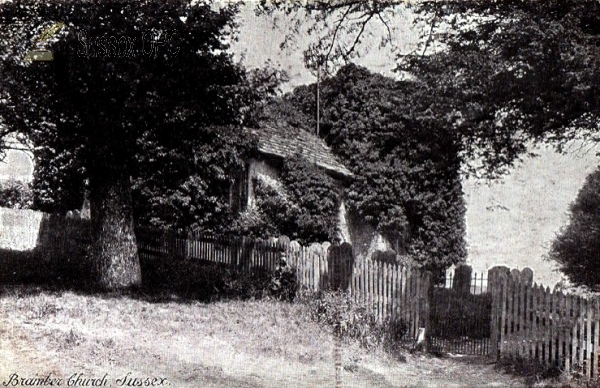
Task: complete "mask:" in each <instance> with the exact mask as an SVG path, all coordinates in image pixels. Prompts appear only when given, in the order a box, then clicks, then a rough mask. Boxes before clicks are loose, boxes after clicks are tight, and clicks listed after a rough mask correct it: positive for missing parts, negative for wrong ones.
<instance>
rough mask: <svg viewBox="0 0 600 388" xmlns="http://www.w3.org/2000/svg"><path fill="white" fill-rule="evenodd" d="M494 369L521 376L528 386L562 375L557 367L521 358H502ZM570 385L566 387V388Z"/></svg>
mask: <svg viewBox="0 0 600 388" xmlns="http://www.w3.org/2000/svg"><path fill="white" fill-rule="evenodd" d="M496 368H497V369H500V370H503V371H505V372H507V373H510V374H513V375H517V376H522V377H524V378H525V380H526V382H527V383H528V384H529V385H532V384H534V383H538V382H540V381H542V380H547V379H556V378H558V377H559V376H560V375H561V374H562V370H561V368H560V367H559V366H558V365H550V366H548V365H544V364H541V363H539V362H537V361H536V360H529V359H526V358H524V357H521V356H504V357H501V358H500V359H499V360H498V362H497V363H496ZM568 386H570V385H567V387H568Z"/></svg>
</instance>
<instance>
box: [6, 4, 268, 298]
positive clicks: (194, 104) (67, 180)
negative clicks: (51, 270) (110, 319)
mask: <svg viewBox="0 0 600 388" xmlns="http://www.w3.org/2000/svg"><path fill="white" fill-rule="evenodd" d="M236 12H237V6H236V5H234V4H231V5H226V6H224V7H221V8H218V7H213V6H212V5H211V4H207V3H193V4H191V3H187V2H182V1H177V2H168V3H164V2H157V1H149V0H148V1H143V2H141V3H140V2H132V1H123V2H84V3H81V2H76V1H66V2H65V1H51V2H44V3H40V2H36V1H27V0H23V1H14V2H9V3H3V4H2V5H1V6H0V25H1V26H2V29H3V31H5V34H3V36H2V38H1V41H2V44H1V45H0V49H1V51H0V56H2V58H3V61H2V62H1V64H0V72H2V74H3V82H2V84H1V85H0V95H1V96H2V99H0V102H1V103H0V116H1V117H2V118H3V124H4V126H3V127H2V131H5V130H6V131H11V130H12V131H14V130H20V131H23V132H24V133H25V135H26V136H27V138H28V140H29V141H30V142H31V143H32V145H33V147H34V150H35V152H34V154H35V157H36V162H37V166H38V171H37V172H36V187H37V188H38V189H37V192H38V193H41V194H43V195H41V196H40V200H39V202H40V206H47V207H48V208H51V207H57V208H59V209H60V208H69V207H71V208H72V207H74V206H73V204H72V202H78V204H77V206H75V207H79V206H80V204H81V201H76V200H77V199H78V198H77V196H78V194H77V190H79V193H81V192H82V191H83V190H84V189H87V190H88V191H89V194H90V195H89V199H90V205H91V213H92V223H93V228H92V229H93V231H94V237H93V243H92V251H91V254H92V256H94V257H95V259H94V262H95V263H97V268H96V270H97V272H98V275H99V280H101V282H102V284H103V285H104V287H108V288H110V287H117V286H118V287H121V286H123V287H127V286H128V285H129V284H131V283H136V284H137V283H139V281H140V276H139V261H138V258H137V252H136V248H135V236H134V233H133V210H134V206H133V202H132V190H133V189H136V190H137V192H136V198H137V202H136V206H137V209H138V210H142V209H143V210H148V213H149V215H148V219H143V217H142V218H141V221H144V222H151V223H155V224H163V225H168V226H176V227H181V226H182V225H183V224H187V225H189V224H191V225H200V226H204V225H208V226H207V227H209V226H210V225H211V222H212V223H213V224H214V221H211V219H212V217H213V216H215V215H216V216H219V215H220V214H221V213H223V212H224V211H225V210H224V209H223V208H224V205H223V204H222V202H219V203H211V201H212V202H216V200H215V199H214V197H215V196H218V194H220V193H221V192H223V190H224V187H227V186H228V183H229V182H228V179H229V177H228V175H229V174H230V173H231V172H232V170H233V169H235V168H236V167H237V166H239V162H238V159H239V158H240V157H241V153H243V152H244V150H245V149H246V146H247V145H248V144H250V143H251V141H250V140H249V139H248V138H246V137H245V134H244V131H243V130H242V124H243V122H244V121H245V120H246V118H247V116H248V112H249V111H250V110H251V108H252V106H253V104H255V103H256V101H257V99H259V98H260V97H261V96H262V95H263V94H264V92H265V91H264V90H263V89H260V88H256V85H253V83H252V82H251V81H250V80H249V79H248V77H247V73H246V71H245V69H244V68H243V67H242V66H241V64H238V63H234V61H233V58H232V55H231V54H230V53H229V52H228V47H229V46H228V42H229V41H231V40H232V39H234V36H233V33H234V32H235V20H234V16H235V14H236ZM58 21H61V22H64V23H65V28H64V29H63V30H61V31H60V32H59V33H58V35H57V36H56V37H55V38H53V39H51V40H50V42H49V43H48V48H49V49H51V50H52V52H53V54H54V60H53V61H51V62H33V63H28V62H26V61H23V57H24V55H25V53H26V51H28V50H30V49H32V48H33V47H34V43H35V39H36V38H37V37H38V36H39V35H40V33H41V31H42V29H43V28H45V27H47V26H48V25H50V24H51V23H53V22H58ZM112 37H115V39H116V40H117V43H115V39H113V38H112ZM121 37H124V40H120V38H121ZM119 42H125V43H126V44H125V45H123V44H122V43H119ZM258 79H260V77H258ZM267 90H268V88H267ZM226 137H227V140H224V138H226ZM219 146H222V148H217V147H219ZM238 147H239V148H238ZM207 149H208V150H210V152H209V153H207V152H206V150H207ZM213 163H215V166H218V167H214V169H213V170H212V171H206V172H203V173H199V174H194V172H195V171H194V172H192V170H193V169H195V168H206V166H208V165H212V164H213ZM217 163H218V164H217ZM167 178H169V180H168V181H167ZM163 180H164V181H165V184H168V185H169V189H168V190H171V191H165V190H167V187H166V186H165V184H162V183H160V182H162V181H163ZM146 182H147V183H146ZM58 188H62V190H64V192H63V193H61V192H58V193H57V194H55V191H57V190H58ZM203 195H205V196H206V198H205V200H206V202H208V203H209V204H210V205H207V203H206V202H202V201H201V200H200V201H199V200H198V198H202V196H203ZM211 205H215V206H214V208H215V209H216V210H215V211H214V212H213V213H209V214H205V215H204V214H202V212H203V211H205V210H206V209H208V208H211ZM186 208H187V209H188V210H189V209H191V210H192V211H193V210H196V208H197V212H195V213H194V215H193V216H190V217H189V218H183V219H182V220H179V219H177V218H167V217H166V214H168V213H169V212H173V211H175V212H177V211H180V212H184V209H186ZM179 215H180V214H179ZM122 265H127V266H128V268H123V267H119V266H122ZM113 266H117V267H119V268H113ZM136 273H137V274H138V275H136ZM111 274H112V275H111ZM129 274H130V275H131V277H130V279H127V278H128V277H129ZM117 275H118V276H121V275H123V276H122V277H120V278H119V279H118V280H116V279H113V280H114V281H113V280H111V279H110V278H111V276H112V277H114V276H117Z"/></svg>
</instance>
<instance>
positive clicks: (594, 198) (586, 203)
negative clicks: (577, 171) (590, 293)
mask: <svg viewBox="0 0 600 388" xmlns="http://www.w3.org/2000/svg"><path fill="white" fill-rule="evenodd" d="M549 258H550V259H551V260H554V261H556V262H557V263H558V264H559V265H560V270H561V272H563V273H564V274H565V275H567V277H568V279H569V280H570V281H571V282H572V283H573V284H575V285H578V286H588V287H590V288H592V289H595V290H598V289H600V273H599V272H598V270H597V268H598V265H599V264H600V168H599V169H597V170H596V171H594V172H593V173H592V174H590V175H589V176H588V177H587V178H586V181H585V184H584V185H583V187H582V188H581V190H580V191H579V194H578V195H577V198H576V199H575V201H574V202H573V203H572V204H571V206H570V216H569V223H568V225H567V226H566V227H564V228H563V229H562V230H561V232H560V233H559V234H558V235H557V236H556V238H555V239H554V241H553V242H552V247H551V249H550V253H549Z"/></svg>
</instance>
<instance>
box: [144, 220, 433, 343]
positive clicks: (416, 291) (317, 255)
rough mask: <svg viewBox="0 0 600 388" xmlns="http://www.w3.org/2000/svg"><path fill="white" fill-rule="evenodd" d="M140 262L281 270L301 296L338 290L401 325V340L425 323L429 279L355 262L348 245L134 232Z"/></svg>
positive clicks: (380, 263) (388, 265)
mask: <svg viewBox="0 0 600 388" xmlns="http://www.w3.org/2000/svg"><path fill="white" fill-rule="evenodd" d="M136 235H137V240H138V251H139V254H140V257H141V258H142V259H146V260H153V259H159V260H162V259H165V258H168V259H177V258H179V259H182V260H205V261H209V262H216V263H221V264H223V265H228V266H233V267H236V268H238V269H240V270H242V271H255V272H266V271H272V270H274V269H276V268H278V267H281V266H283V265H289V266H291V268H294V269H295V271H296V279H297V281H298V284H299V288H300V289H301V290H305V291H309V292H318V291H321V290H325V289H342V290H346V291H349V293H350V295H351V296H352V297H353V298H354V299H355V300H357V301H359V302H360V303H362V304H364V305H365V306H370V307H371V308H372V311H373V314H374V316H375V317H376V319H377V320H379V321H384V320H386V319H390V320H395V321H402V322H403V323H404V324H405V325H406V328H407V331H406V338H407V339H411V340H412V339H414V338H416V336H417V334H418V332H419V328H421V327H423V328H425V327H427V325H428V321H429V320H428V318H429V300H430V299H429V295H428V291H429V290H430V278H431V276H430V274H429V272H426V271H421V270H418V269H410V268H408V267H406V266H403V265H400V264H398V263H395V262H389V261H384V260H379V259H378V257H379V256H378V255H374V257H372V258H369V259H367V260H364V261H361V262H355V258H354V254H353V252H352V247H351V246H350V245H349V244H341V245H331V244H330V243H328V242H326V243H323V244H318V243H314V244H311V245H310V246H308V247H306V246H301V245H300V244H298V243H297V242H295V241H289V239H288V238H287V237H281V238H279V239H269V240H257V239H251V238H247V237H236V236H214V235H209V234H190V235H188V236H186V238H183V237H182V236H177V235H174V234H171V233H157V232H155V231H151V230H143V229H140V230H137V231H136Z"/></svg>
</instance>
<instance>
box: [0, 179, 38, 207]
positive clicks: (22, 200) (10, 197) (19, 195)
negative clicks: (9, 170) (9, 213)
mask: <svg viewBox="0 0 600 388" xmlns="http://www.w3.org/2000/svg"><path fill="white" fill-rule="evenodd" d="M32 205H33V193H32V192H31V189H30V188H29V185H28V184H26V183H23V182H21V181H16V180H8V181H6V182H4V183H3V184H0V207H8V208H13V209H30V208H31V207H32Z"/></svg>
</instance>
